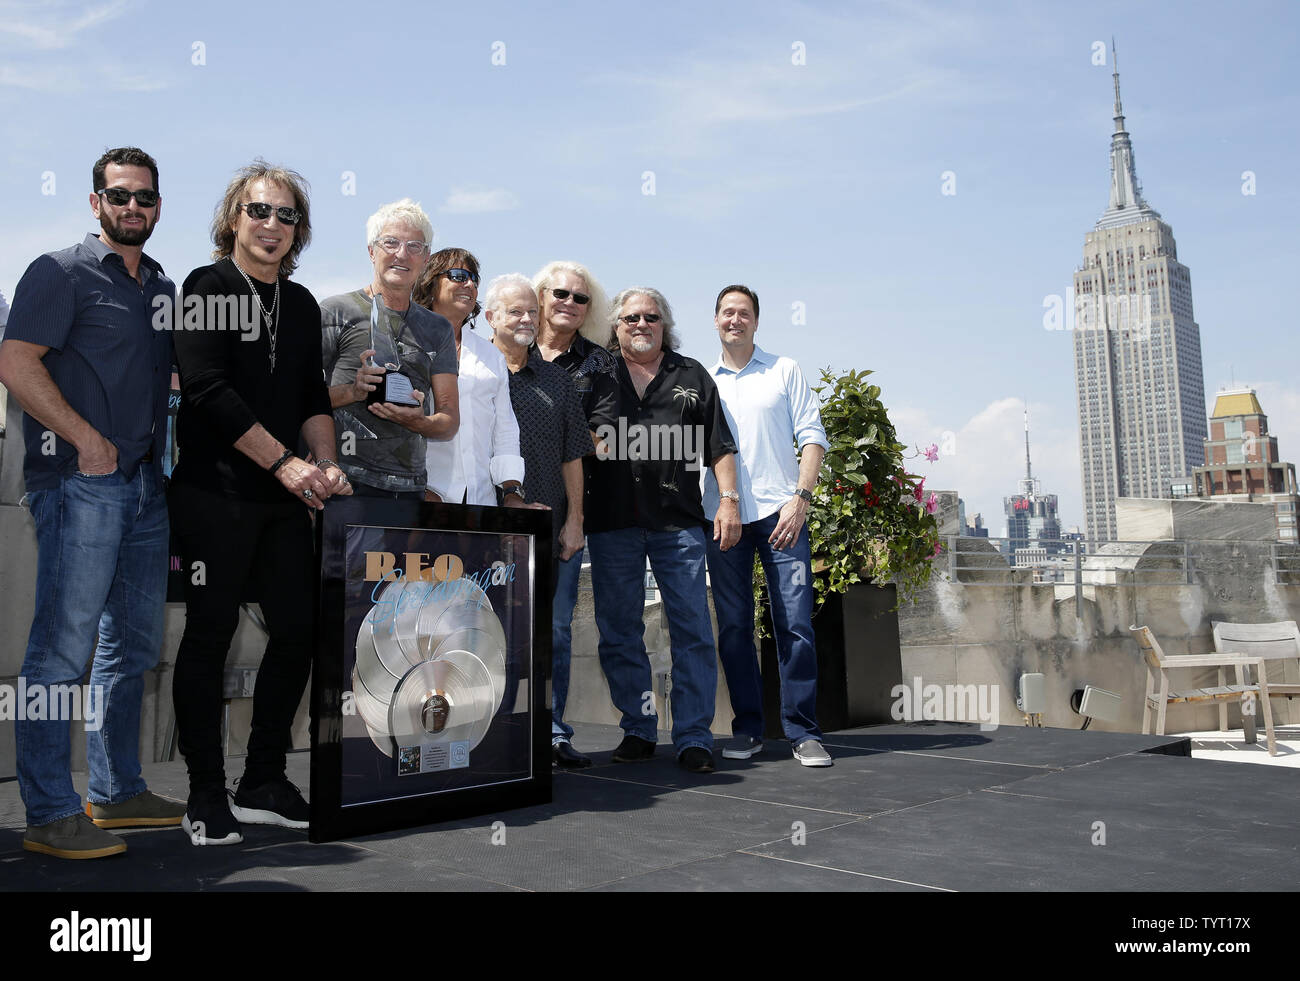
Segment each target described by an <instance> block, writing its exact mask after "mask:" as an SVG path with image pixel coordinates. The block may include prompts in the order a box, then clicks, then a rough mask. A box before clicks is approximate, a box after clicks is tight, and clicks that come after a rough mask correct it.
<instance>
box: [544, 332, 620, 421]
mask: <svg viewBox="0 0 1300 981" xmlns="http://www.w3.org/2000/svg"><path fill="white" fill-rule="evenodd" d="M551 364H558V365H559V366H560V367H561V368H563V369H564V370H565V371H567V372H568V373H569V377H570V378H572V379H573V384H574V387H575V388H577V390H578V397H579V398H580V399H581V400H582V412H583V415H585V416H586V417H587V418H588V419H589V420H590V419H595V418H602V419H603V418H612V417H613V416H615V415H616V414H617V413H615V412H614V405H615V403H616V402H617V401H618V382H617V380H616V379H615V377H614V355H612V354H611V353H610V352H609V351H607V350H606V349H605V348H603V347H601V346H600V345H599V344H596V343H595V342H593V341H589V340H587V338H585V337H583V336H582V335H581V334H574V336H573V343H572V344H570V345H569V349H568V350H567V351H565V352H564V353H563V354H560V355H557V356H556V358H555V360H554V361H552V362H551ZM592 428H593V429H594V428H595V426H592Z"/></svg>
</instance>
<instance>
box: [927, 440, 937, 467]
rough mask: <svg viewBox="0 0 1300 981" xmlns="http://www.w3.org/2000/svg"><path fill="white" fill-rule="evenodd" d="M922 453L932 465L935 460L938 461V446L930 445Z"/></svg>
mask: <svg viewBox="0 0 1300 981" xmlns="http://www.w3.org/2000/svg"><path fill="white" fill-rule="evenodd" d="M923 452H924V453H925V458H926V459H927V460H929V461H930V462H931V463H933V462H934V461H935V460H937V459H939V444H938V443H931V444H930V446H929V447H928V448H927V449H926V450H924V451H923Z"/></svg>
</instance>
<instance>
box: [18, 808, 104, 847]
mask: <svg viewBox="0 0 1300 981" xmlns="http://www.w3.org/2000/svg"><path fill="white" fill-rule="evenodd" d="M23 848H25V849H26V850H27V851H29V852H40V853H41V854H42V855H53V856H54V857H55V858H106V857H107V856H109V855H121V854H122V853H123V852H124V851H126V842H125V841H123V840H122V839H121V838H119V837H118V836H117V835H115V834H111V833H110V832H108V831H101V830H100V829H99V828H97V827H95V825H94V824H92V823H91V820H90V818H88V817H86V815H84V814H73V815H71V816H70V817H65V818H63V819H61V820H59V821H51V822H50V823H49V824H42V825H38V826H36V827H29V828H28V829H27V833H26V834H25V835H23Z"/></svg>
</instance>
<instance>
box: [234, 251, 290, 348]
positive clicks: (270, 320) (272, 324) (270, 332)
mask: <svg viewBox="0 0 1300 981" xmlns="http://www.w3.org/2000/svg"><path fill="white" fill-rule="evenodd" d="M230 261H231V262H232V263H233V264H234V267H235V268H236V269H238V270H239V275H241V276H243V277H244V282H245V283H247V284H248V288H249V289H250V290H251V291H252V293H253V302H254V303H256V304H257V310H258V312H259V313H261V315H262V319H263V320H264V321H265V322H266V336H267V337H269V338H270V339H271V371H272V372H274V371H275V332H276V328H277V327H278V326H279V317H278V316H276V312H275V311H276V309H277V308H278V307H279V306H280V277H279V276H276V277H275V298H274V299H272V300H271V312H270V313H267V310H266V307H264V306H262V294H261V293H259V292H257V287H256V286H254V285H253V280H252V279H251V278H249V275H248V273H246V272H244V270H243V269H242V268H241V267H240V265H239V263H238V262H235V257H234V256H233V255H232V256H231V257H230Z"/></svg>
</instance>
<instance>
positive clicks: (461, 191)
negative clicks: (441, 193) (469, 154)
mask: <svg viewBox="0 0 1300 981" xmlns="http://www.w3.org/2000/svg"><path fill="white" fill-rule="evenodd" d="M518 207H519V198H517V197H516V196H515V194H514V192H513V191H507V190H506V189H505V188H504V187H496V188H483V187H453V188H452V189H451V193H450V194H448V195H447V200H446V201H444V202H443V203H442V204H440V205H439V206H438V210H439V211H440V212H443V213H446V214H453V215H474V214H481V213H483V212H487V211H514V210H515V208H518Z"/></svg>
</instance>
